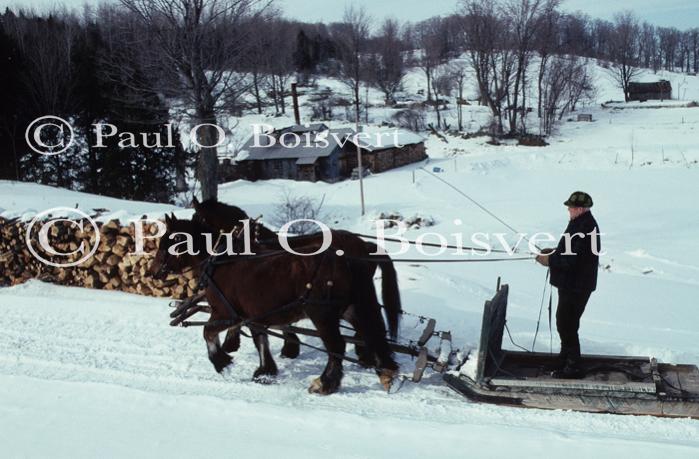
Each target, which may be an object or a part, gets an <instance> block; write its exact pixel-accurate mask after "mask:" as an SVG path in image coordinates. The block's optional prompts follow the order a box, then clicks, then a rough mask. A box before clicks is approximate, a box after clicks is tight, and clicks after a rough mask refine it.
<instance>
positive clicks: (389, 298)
mask: <svg viewBox="0 0 699 459" xmlns="http://www.w3.org/2000/svg"><path fill="white" fill-rule="evenodd" d="M381 257H384V258H385V260H381V261H379V262H378V264H379V267H380V268H381V299H382V300H383V307H384V309H385V310H386V318H387V319H388V331H389V332H390V333H391V338H393V339H396V338H397V337H398V326H399V325H400V316H401V314H402V313H403V307H402V306H401V302H400V290H398V275H397V274H396V268H395V267H394V266H393V261H392V260H391V257H389V256H388V255H381Z"/></svg>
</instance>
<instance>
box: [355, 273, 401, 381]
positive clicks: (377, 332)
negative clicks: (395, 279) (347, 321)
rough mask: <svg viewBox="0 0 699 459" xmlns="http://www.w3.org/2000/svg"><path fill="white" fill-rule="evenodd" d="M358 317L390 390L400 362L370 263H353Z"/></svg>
mask: <svg viewBox="0 0 699 459" xmlns="http://www.w3.org/2000/svg"><path fill="white" fill-rule="evenodd" d="M352 269H353V280H354V281H355V285H354V294H355V300H356V304H355V317H356V319H357V331H358V332H360V333H361V335H362V336H363V337H364V342H365V343H366V346H367V348H368V349H369V350H370V352H372V353H373V354H375V355H376V363H377V365H376V373H377V374H378V375H379V380H380V381H381V384H382V385H383V386H384V388H385V389H386V390H388V389H390V387H391V383H392V381H393V378H394V377H395V376H396V375H397V374H398V364H397V363H396V361H395V360H394V359H393V353H392V352H391V348H390V347H389V345H388V341H387V339H386V327H385V324H384V321H383V316H382V315H381V305H379V301H378V299H377V298H376V289H375V288H374V282H373V279H372V278H371V277H369V276H367V272H368V270H367V268H366V265H362V264H353V265H352Z"/></svg>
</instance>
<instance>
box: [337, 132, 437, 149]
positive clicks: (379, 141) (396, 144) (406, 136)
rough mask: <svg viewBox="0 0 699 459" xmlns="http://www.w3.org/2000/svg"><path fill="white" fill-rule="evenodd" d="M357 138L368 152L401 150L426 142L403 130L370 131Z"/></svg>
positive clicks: (418, 136) (417, 135) (419, 136)
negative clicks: (404, 147)
mask: <svg viewBox="0 0 699 459" xmlns="http://www.w3.org/2000/svg"><path fill="white" fill-rule="evenodd" d="M356 138H357V143H359V146H360V147H362V148H363V149H365V150H368V151H378V150H386V149H388V148H400V147H403V146H405V145H415V144H418V143H422V142H424V141H425V139H424V138H423V137H422V136H421V135H419V134H415V133H414V132H410V131H405V130H402V129H389V130H374V129H369V130H366V131H363V132H362V133H361V134H359V135H357V137H356ZM353 140H354V139H350V141H351V142H352V141H353ZM353 143H354V142H353Z"/></svg>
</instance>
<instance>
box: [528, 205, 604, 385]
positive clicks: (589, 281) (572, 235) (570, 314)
mask: <svg viewBox="0 0 699 459" xmlns="http://www.w3.org/2000/svg"><path fill="white" fill-rule="evenodd" d="M564 204H565V205H566V206H567V207H568V214H569V215H570V222H569V223H568V226H567V228H566V230H565V232H564V234H563V237H561V240H560V241H559V242H558V246H557V247H556V248H555V249H553V250H550V249H549V250H545V251H544V253H543V254H542V255H538V256H537V257H536V261H538V262H539V263H540V264H542V265H543V266H548V267H549V269H550V270H551V285H553V286H554V287H557V288H558V306H557V309H556V328H557V329H558V335H559V336H560V338H561V353H560V358H561V368H560V369H559V370H557V371H555V372H554V373H553V376H554V377H557V378H581V377H583V376H584V373H583V372H582V371H581V369H580V367H579V363H580V340H579V338H578V329H579V328H580V317H581V316H582V314H583V312H584V311H585V306H586V305H587V301H588V300H589V298H590V295H591V294H592V292H593V291H595V289H596V288H597V269H598V266H599V253H600V250H601V247H600V233H599V227H598V226H597V222H596V221H595V218H594V217H593V216H592V213H591V212H590V208H591V207H592V198H591V197H590V195H589V194H587V193H584V192H582V191H576V192H575V193H573V194H571V195H570V198H568V200H567V201H566V202H564Z"/></svg>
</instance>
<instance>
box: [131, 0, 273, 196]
mask: <svg viewBox="0 0 699 459" xmlns="http://www.w3.org/2000/svg"><path fill="white" fill-rule="evenodd" d="M119 1H120V2H121V4H122V5H123V6H124V7H126V8H127V9H128V10H129V11H131V12H132V13H134V15H135V17H136V18H137V19H138V20H139V21H140V22H141V23H142V24H143V25H144V26H145V29H146V30H147V31H148V33H149V34H150V36H149V37H144V39H143V40H142V43H138V44H135V45H137V46H140V47H141V49H143V51H144V54H145V55H146V56H147V57H146V61H147V62H149V63H150V64H151V67H154V71H155V72H157V73H158V74H159V75H161V76H162V81H161V86H162V91H163V93H165V94H166V95H168V96H170V97H178V98H182V99H184V100H183V102H184V104H185V106H187V107H191V109H192V112H193V120H194V121H195V123H196V124H198V125H201V126H202V127H200V128H199V129H198V130H197V142H198V143H199V145H201V147H200V151H199V158H198V161H197V176H198V178H199V181H200V184H201V194H202V198H203V199H209V198H215V197H216V196H217V194H218V176H217V174H218V157H217V149H216V147H215V145H216V143H217V142H218V141H219V139H218V132H217V130H216V128H215V124H216V113H217V109H218V107H219V102H220V101H221V99H222V98H223V97H224V95H225V94H226V92H227V91H228V89H229V87H230V86H231V85H234V84H235V83H236V82H238V81H239V80H238V78H237V75H236V72H233V71H232V70H234V69H235V68H236V66H237V65H238V64H239V63H240V62H239V61H240V58H241V56H242V55H243V51H244V50H245V49H246V48H247V47H248V46H249V44H248V42H247V40H246V38H247V37H245V36H244V35H243V34H242V33H241V29H242V26H243V25H244V23H245V22H246V21H249V20H250V18H251V17H254V16H256V15H257V14H259V13H260V12H261V11H262V10H264V9H265V7H266V6H267V5H268V4H269V3H263V2H262V1H260V0H119Z"/></svg>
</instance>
